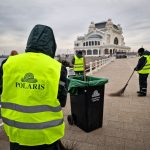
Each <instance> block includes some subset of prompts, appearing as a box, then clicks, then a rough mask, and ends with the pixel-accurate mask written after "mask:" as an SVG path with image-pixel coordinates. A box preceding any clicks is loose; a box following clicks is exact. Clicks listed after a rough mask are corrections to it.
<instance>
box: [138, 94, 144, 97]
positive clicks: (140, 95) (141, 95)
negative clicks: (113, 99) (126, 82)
mask: <svg viewBox="0 0 150 150" xmlns="http://www.w3.org/2000/svg"><path fill="white" fill-rule="evenodd" d="M138 96H139V97H143V96H146V93H139V94H138Z"/></svg>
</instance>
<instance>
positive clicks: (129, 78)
mask: <svg viewBox="0 0 150 150" xmlns="http://www.w3.org/2000/svg"><path fill="white" fill-rule="evenodd" d="M133 74H134V70H133V72H132V74H131V76H130V78H129V79H128V81H127V83H126V85H128V83H129V81H130V79H131V77H132V76H133Z"/></svg>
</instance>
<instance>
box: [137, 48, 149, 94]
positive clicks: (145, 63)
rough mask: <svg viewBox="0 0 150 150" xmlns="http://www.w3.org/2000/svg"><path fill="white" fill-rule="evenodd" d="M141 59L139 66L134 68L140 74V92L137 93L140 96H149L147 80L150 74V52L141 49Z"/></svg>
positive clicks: (139, 51) (139, 52)
mask: <svg viewBox="0 0 150 150" xmlns="http://www.w3.org/2000/svg"><path fill="white" fill-rule="evenodd" d="M138 54H139V56H140V59H139V61H138V64H137V66H136V67H135V68H134V70H135V71H137V72H138V74H139V91H137V93H138V96H146V95H147V78H148V75H149V73H150V52H149V51H147V50H144V48H140V49H139V50H138Z"/></svg>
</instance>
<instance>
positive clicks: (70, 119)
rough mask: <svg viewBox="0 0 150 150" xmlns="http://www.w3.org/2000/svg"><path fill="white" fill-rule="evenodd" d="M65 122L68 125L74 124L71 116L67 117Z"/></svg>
mask: <svg viewBox="0 0 150 150" xmlns="http://www.w3.org/2000/svg"><path fill="white" fill-rule="evenodd" d="M67 120H68V123H69V124H70V125H73V124H74V122H73V117H72V115H68V117H67Z"/></svg>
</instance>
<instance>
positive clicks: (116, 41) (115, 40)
mask: <svg viewBox="0 0 150 150" xmlns="http://www.w3.org/2000/svg"><path fill="white" fill-rule="evenodd" d="M118 43H119V42H118V38H117V37H115V39H114V44H115V45H118Z"/></svg>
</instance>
